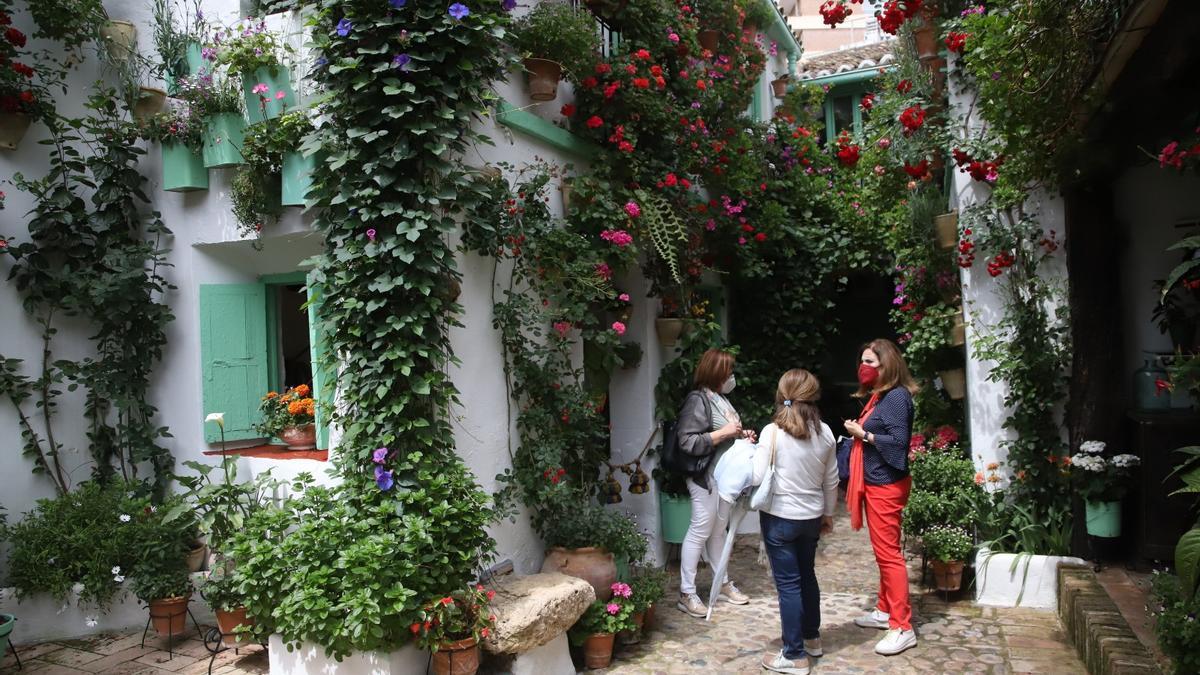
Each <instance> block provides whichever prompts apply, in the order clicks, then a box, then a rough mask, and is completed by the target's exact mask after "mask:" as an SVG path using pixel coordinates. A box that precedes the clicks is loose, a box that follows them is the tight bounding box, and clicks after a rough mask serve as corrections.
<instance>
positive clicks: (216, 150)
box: [204, 113, 246, 169]
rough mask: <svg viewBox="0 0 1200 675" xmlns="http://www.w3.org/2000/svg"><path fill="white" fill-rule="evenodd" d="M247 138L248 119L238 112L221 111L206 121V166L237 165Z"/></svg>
mask: <svg viewBox="0 0 1200 675" xmlns="http://www.w3.org/2000/svg"><path fill="white" fill-rule="evenodd" d="M245 140H246V120H244V119H242V116H241V115H239V114H237V113H219V114H216V115H213V116H212V117H209V118H208V119H206V120H205V121H204V166H205V167H207V168H209V169H219V168H221V167H226V166H237V165H238V164H241V163H242V162H243V160H242V144H243V143H244V142H245Z"/></svg>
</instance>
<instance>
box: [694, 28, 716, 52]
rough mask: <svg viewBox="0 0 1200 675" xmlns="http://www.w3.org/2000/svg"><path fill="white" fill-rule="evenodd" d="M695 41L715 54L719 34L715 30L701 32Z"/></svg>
mask: <svg viewBox="0 0 1200 675" xmlns="http://www.w3.org/2000/svg"><path fill="white" fill-rule="evenodd" d="M696 39H697V40H699V41H700V46H701V47H703V48H705V49H707V50H708V51H710V52H714V53H715V52H716V51H717V45H718V43H719V41H720V39H721V34H720V33H719V32H717V31H715V30H702V31H700V33H699V34H697V35H696Z"/></svg>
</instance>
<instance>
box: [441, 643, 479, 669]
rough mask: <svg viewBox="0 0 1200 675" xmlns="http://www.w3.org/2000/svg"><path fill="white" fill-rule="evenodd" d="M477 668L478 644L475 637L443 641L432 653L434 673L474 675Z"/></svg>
mask: <svg viewBox="0 0 1200 675" xmlns="http://www.w3.org/2000/svg"><path fill="white" fill-rule="evenodd" d="M477 670H479V645H478V644H477V643H476V642H475V638H467V639H465V640H459V641H458V642H444V643H442V644H440V645H438V650H437V651H436V652H434V653H433V672H434V675H475V671H477Z"/></svg>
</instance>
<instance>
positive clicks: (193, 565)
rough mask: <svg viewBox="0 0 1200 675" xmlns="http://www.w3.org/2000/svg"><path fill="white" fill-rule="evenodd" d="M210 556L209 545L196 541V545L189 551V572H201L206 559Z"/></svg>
mask: <svg viewBox="0 0 1200 675" xmlns="http://www.w3.org/2000/svg"><path fill="white" fill-rule="evenodd" d="M206 558H208V545H207V544H204V543H201V542H196V547H195V548H193V549H192V550H190V551H188V554H187V566H188V571H189V572H199V571H200V570H202V569H204V560H205V559H206Z"/></svg>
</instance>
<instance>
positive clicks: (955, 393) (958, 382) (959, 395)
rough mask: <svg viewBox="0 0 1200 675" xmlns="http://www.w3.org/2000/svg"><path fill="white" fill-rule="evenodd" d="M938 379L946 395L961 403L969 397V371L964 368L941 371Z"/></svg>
mask: <svg viewBox="0 0 1200 675" xmlns="http://www.w3.org/2000/svg"><path fill="white" fill-rule="evenodd" d="M938 377H939V378H941V380H942V387H943V388H944V389H945V390H946V395H947V396H949V397H950V398H951V399H953V400H955V401H961V400H962V399H963V398H965V397H966V395H967V371H966V370H965V369H963V368H950V369H947V370H939V371H938Z"/></svg>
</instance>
